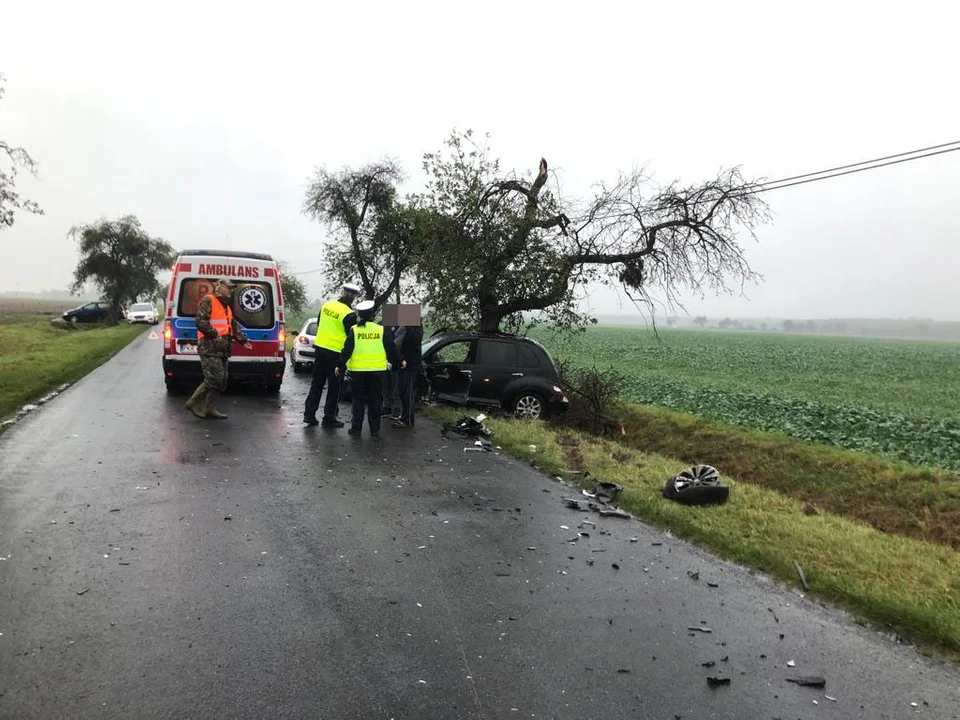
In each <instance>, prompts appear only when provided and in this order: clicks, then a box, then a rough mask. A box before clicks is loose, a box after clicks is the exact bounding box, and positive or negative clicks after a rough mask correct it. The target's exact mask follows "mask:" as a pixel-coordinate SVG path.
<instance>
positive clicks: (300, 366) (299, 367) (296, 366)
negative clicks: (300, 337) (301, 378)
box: [293, 362, 303, 375]
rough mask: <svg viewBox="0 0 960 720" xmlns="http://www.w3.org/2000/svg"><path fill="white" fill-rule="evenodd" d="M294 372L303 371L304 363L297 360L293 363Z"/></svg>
mask: <svg viewBox="0 0 960 720" xmlns="http://www.w3.org/2000/svg"><path fill="white" fill-rule="evenodd" d="M293 372H294V373H295V374H297V375H299V374H300V373H302V372H303V363H301V362H295V363H293Z"/></svg>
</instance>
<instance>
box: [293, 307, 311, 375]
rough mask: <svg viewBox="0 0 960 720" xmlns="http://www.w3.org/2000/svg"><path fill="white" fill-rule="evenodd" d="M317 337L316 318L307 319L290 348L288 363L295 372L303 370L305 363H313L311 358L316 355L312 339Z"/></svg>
mask: <svg viewBox="0 0 960 720" xmlns="http://www.w3.org/2000/svg"><path fill="white" fill-rule="evenodd" d="M316 339H317V319H316V318H313V319H312V320H307V321H306V322H305V323H304V324H303V327H302V328H300V332H299V333H297V337H296V338H295V339H294V341H293V347H292V348H290V364H291V365H293V371H294V372H295V373H299V372H303V368H304V366H306V365H313V359H314V357H316V350H317V349H316V348H315V347H314V346H313V341H314V340H316Z"/></svg>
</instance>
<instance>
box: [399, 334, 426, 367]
mask: <svg viewBox="0 0 960 720" xmlns="http://www.w3.org/2000/svg"><path fill="white" fill-rule="evenodd" d="M397 335H399V336H400V342H399V345H398V346H399V349H400V356H401V357H402V358H403V359H404V360H406V361H407V369H408V370H412V369H414V368H419V367H420V346H421V345H422V344H423V326H421V325H407V326H405V327H403V328H401V330H399V331H398V332H397V333H396V334H395V335H394V337H396V336H397Z"/></svg>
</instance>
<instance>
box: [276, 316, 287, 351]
mask: <svg viewBox="0 0 960 720" xmlns="http://www.w3.org/2000/svg"><path fill="white" fill-rule="evenodd" d="M286 351H287V333H286V332H284V329H283V323H280V334H279V335H277V357H283V354H284V353H285V352H286Z"/></svg>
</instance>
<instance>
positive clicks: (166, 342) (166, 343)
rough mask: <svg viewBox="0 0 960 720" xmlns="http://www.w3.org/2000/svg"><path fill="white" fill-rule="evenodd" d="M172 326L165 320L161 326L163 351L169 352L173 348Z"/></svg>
mask: <svg viewBox="0 0 960 720" xmlns="http://www.w3.org/2000/svg"><path fill="white" fill-rule="evenodd" d="M172 341H173V326H172V325H171V324H170V321H169V320H167V322H166V323H164V326H163V349H164V350H170V349H171V347H172V346H173V342H172Z"/></svg>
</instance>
